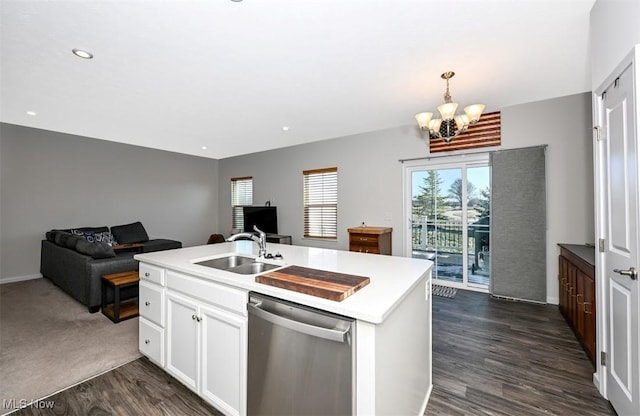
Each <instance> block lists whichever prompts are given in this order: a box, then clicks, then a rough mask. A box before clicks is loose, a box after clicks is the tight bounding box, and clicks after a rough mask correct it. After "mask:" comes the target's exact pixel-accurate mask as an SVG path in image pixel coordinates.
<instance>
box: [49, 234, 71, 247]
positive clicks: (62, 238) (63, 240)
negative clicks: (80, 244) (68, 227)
mask: <svg viewBox="0 0 640 416" xmlns="http://www.w3.org/2000/svg"><path fill="white" fill-rule="evenodd" d="M69 237H71V234H69V233H67V232H64V231H56V232H55V233H54V236H53V242H54V243H56V244H57V245H59V246H61V247H66V246H67V239H68V238H69Z"/></svg>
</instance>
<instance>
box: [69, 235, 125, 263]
mask: <svg viewBox="0 0 640 416" xmlns="http://www.w3.org/2000/svg"><path fill="white" fill-rule="evenodd" d="M75 249H76V251H77V252H78V253H82V254H86V255H88V256H91V257H93V258H94V259H106V258H108V257H115V256H116V253H115V251H113V249H112V248H111V246H110V245H108V244H107V243H104V242H102V241H96V242H93V243H90V242H89V241H88V240H87V239H85V238H78V241H77V242H76V247H75Z"/></svg>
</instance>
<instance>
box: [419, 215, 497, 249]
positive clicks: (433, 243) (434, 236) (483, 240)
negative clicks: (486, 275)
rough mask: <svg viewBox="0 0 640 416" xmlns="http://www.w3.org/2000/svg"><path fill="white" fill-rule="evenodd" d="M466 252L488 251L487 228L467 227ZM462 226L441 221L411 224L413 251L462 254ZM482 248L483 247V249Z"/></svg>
mask: <svg viewBox="0 0 640 416" xmlns="http://www.w3.org/2000/svg"><path fill="white" fill-rule="evenodd" d="M467 228H468V237H469V238H467V250H468V252H469V253H475V252H476V245H478V249H479V250H483V249H486V250H488V249H489V247H488V246H489V239H488V235H489V226H488V225H475V224H471V225H469V226H468V227H467ZM462 237H463V224H460V223H453V222H442V221H425V222H416V221H413V222H412V227H411V242H412V247H413V249H414V250H419V251H431V252H434V251H436V250H437V251H438V252H440V253H443V252H444V253H462V252H463V251H462V249H463V244H464V243H463V241H462ZM483 246H484V247H483Z"/></svg>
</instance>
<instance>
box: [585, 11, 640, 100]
mask: <svg viewBox="0 0 640 416" xmlns="http://www.w3.org/2000/svg"><path fill="white" fill-rule="evenodd" d="M590 33H591V79H592V83H591V87H592V90H594V91H595V90H596V89H597V88H598V87H600V84H602V83H603V82H604V81H605V79H606V78H607V76H609V74H610V73H611V72H612V71H613V70H614V69H615V67H616V66H617V65H618V64H619V63H620V61H622V59H623V58H624V57H625V56H627V54H628V53H629V52H631V48H632V47H633V46H634V45H636V44H638V43H640V1H638V0H596V2H595V4H594V5H593V8H592V9H591V28H590Z"/></svg>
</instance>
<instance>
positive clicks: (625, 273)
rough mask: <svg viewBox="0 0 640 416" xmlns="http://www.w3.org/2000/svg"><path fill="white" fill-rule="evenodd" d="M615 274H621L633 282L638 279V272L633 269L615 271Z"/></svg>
mask: <svg viewBox="0 0 640 416" xmlns="http://www.w3.org/2000/svg"><path fill="white" fill-rule="evenodd" d="M613 272H614V273H618V274H621V275H622V276H629V277H630V278H631V280H636V279H637V278H638V271H637V270H636V269H635V268H633V267H630V268H629V270H620V269H613Z"/></svg>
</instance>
